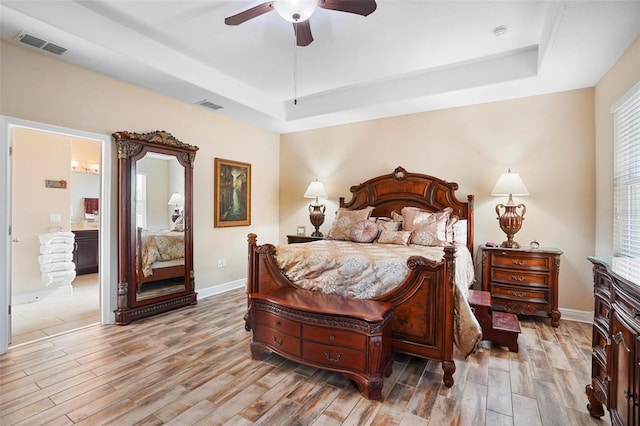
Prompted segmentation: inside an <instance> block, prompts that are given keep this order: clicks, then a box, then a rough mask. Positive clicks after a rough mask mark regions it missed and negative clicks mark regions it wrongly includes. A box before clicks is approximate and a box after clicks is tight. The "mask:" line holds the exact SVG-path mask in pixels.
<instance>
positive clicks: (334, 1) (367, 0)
mask: <svg viewBox="0 0 640 426" xmlns="http://www.w3.org/2000/svg"><path fill="white" fill-rule="evenodd" d="M318 6H319V7H321V8H323V9H330V10H337V11H339V12H348V13H355V14H357V15H362V16H368V15H370V14H372V13H373V12H374V11H375V10H376V8H377V7H378V5H377V4H376V2H375V0H320V1H319V2H318Z"/></svg>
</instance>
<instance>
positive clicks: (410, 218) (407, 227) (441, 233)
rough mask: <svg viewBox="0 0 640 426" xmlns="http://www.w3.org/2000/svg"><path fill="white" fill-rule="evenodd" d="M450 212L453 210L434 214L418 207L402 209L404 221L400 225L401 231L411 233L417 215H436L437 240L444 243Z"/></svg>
mask: <svg viewBox="0 0 640 426" xmlns="http://www.w3.org/2000/svg"><path fill="white" fill-rule="evenodd" d="M451 212H453V209H452V208H451V207H447V208H445V209H443V210H440V211H439V212H435V213H432V212H428V211H426V210H423V209H420V208H418V207H403V208H402V217H403V218H404V221H403V223H402V230H403V231H413V223H414V219H415V217H416V215H417V214H418V213H429V214H434V215H436V221H437V222H438V239H439V240H441V241H446V240H447V221H448V220H449V217H450V216H451Z"/></svg>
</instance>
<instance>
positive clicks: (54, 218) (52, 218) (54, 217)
mask: <svg viewBox="0 0 640 426" xmlns="http://www.w3.org/2000/svg"><path fill="white" fill-rule="evenodd" d="M49 222H51V223H58V222H62V215H61V214H60V213H51V214H50V215H49Z"/></svg>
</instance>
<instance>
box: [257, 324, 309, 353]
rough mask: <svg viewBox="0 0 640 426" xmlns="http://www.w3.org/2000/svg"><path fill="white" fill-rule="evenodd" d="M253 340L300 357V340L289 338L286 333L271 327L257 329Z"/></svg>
mask: <svg viewBox="0 0 640 426" xmlns="http://www.w3.org/2000/svg"><path fill="white" fill-rule="evenodd" d="M253 339H254V341H256V342H262V343H264V344H267V345H269V346H270V347H272V348H275V349H278V350H280V351H282V352H284V353H286V354H289V355H293V356H296V357H299V356H300V339H298V338H295V337H291V336H287V335H286V334H284V333H281V332H279V331H278V330H274V329H272V328H269V327H257V328H256V330H254V334H253Z"/></svg>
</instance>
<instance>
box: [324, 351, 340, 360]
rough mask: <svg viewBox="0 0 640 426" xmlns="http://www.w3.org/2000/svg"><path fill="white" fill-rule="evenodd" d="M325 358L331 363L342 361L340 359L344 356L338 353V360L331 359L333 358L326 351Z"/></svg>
mask: <svg viewBox="0 0 640 426" xmlns="http://www.w3.org/2000/svg"><path fill="white" fill-rule="evenodd" d="M324 356H325V358H327V361H331V362H338V361H340V358H342V354H341V353H338V356H337V357H336V358H331V356H330V355H329V352H327V351H324Z"/></svg>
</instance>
